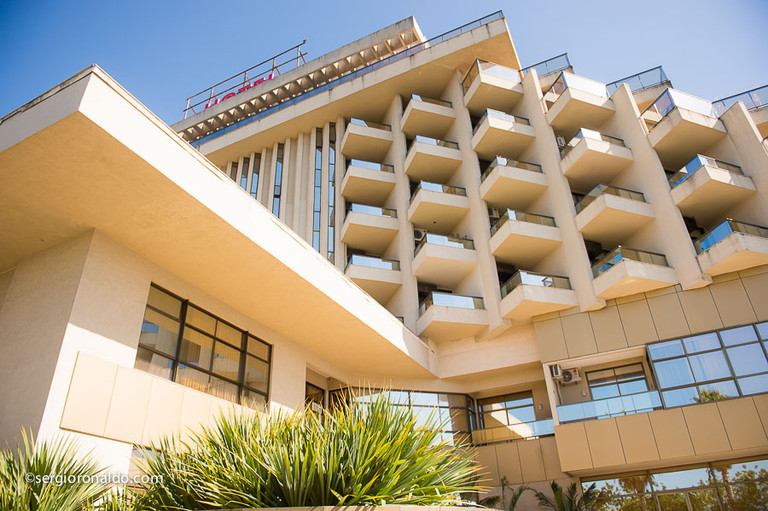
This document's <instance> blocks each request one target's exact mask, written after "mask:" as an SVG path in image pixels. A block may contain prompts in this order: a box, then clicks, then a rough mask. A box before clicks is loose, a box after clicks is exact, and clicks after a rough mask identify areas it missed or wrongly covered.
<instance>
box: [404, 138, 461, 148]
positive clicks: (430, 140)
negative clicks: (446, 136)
mask: <svg viewBox="0 0 768 511" xmlns="http://www.w3.org/2000/svg"><path fill="white" fill-rule="evenodd" d="M416 142H421V143H422V144H429V145H434V146H438V147H449V148H451V149H458V148H459V144H457V143H456V142H451V141H449V140H440V139H439V138H432V137H425V136H424V135H416V136H415V137H414V138H413V140H411V141H410V143H409V144H408V150H409V151H410V150H411V148H412V147H413V144H415V143H416Z"/></svg>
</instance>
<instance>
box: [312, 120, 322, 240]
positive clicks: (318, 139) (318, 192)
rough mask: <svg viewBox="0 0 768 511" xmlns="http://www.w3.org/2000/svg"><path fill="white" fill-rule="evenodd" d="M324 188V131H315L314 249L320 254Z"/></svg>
mask: <svg viewBox="0 0 768 511" xmlns="http://www.w3.org/2000/svg"><path fill="white" fill-rule="evenodd" d="M322 186H323V130H322V128H317V129H316V130H315V195H314V206H313V208H312V248H314V249H315V250H317V251H318V252H320V206H321V198H322Z"/></svg>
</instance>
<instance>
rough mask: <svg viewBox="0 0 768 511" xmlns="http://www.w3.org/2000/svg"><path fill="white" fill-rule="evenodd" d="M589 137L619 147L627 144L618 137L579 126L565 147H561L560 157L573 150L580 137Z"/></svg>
mask: <svg viewBox="0 0 768 511" xmlns="http://www.w3.org/2000/svg"><path fill="white" fill-rule="evenodd" d="M585 138H590V139H592V140H602V141H604V142H610V143H611V144H614V145H617V146H619V147H627V144H625V143H624V141H623V140H622V139H620V138H616V137H612V136H610V135H603V134H602V133H600V132H597V131H595V130H588V129H587V128H581V129H580V130H579V131H578V133H576V134H575V135H574V136H573V138H572V139H571V140H570V142H568V143H567V144H566V145H565V147H564V148H563V149H562V151H561V154H560V157H561V158H565V155H566V154H568V153H570V152H571V150H573V148H574V147H576V145H577V144H578V143H579V142H581V141H582V139H585Z"/></svg>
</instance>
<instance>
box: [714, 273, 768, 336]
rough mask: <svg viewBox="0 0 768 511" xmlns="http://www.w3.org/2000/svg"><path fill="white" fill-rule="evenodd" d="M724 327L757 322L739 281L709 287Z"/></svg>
mask: <svg viewBox="0 0 768 511" xmlns="http://www.w3.org/2000/svg"><path fill="white" fill-rule="evenodd" d="M709 289H710V290H711V291H712V296H713V297H714V299H715V304H717V310H718V311H719V312H720V318H722V320H723V325H724V326H734V325H743V324H745V323H754V322H755V321H757V317H756V316H755V312H754V310H752V304H751V303H750V302H749V298H747V292H746V291H745V290H744V286H743V285H742V283H741V280H731V281H728V282H721V283H719V284H712V285H711V286H709Z"/></svg>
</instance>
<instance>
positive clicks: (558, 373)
mask: <svg viewBox="0 0 768 511" xmlns="http://www.w3.org/2000/svg"><path fill="white" fill-rule="evenodd" d="M549 373H550V374H551V375H552V379H553V380H559V379H561V378H562V377H563V370H562V369H561V368H560V365H559V364H555V365H553V366H549Z"/></svg>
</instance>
